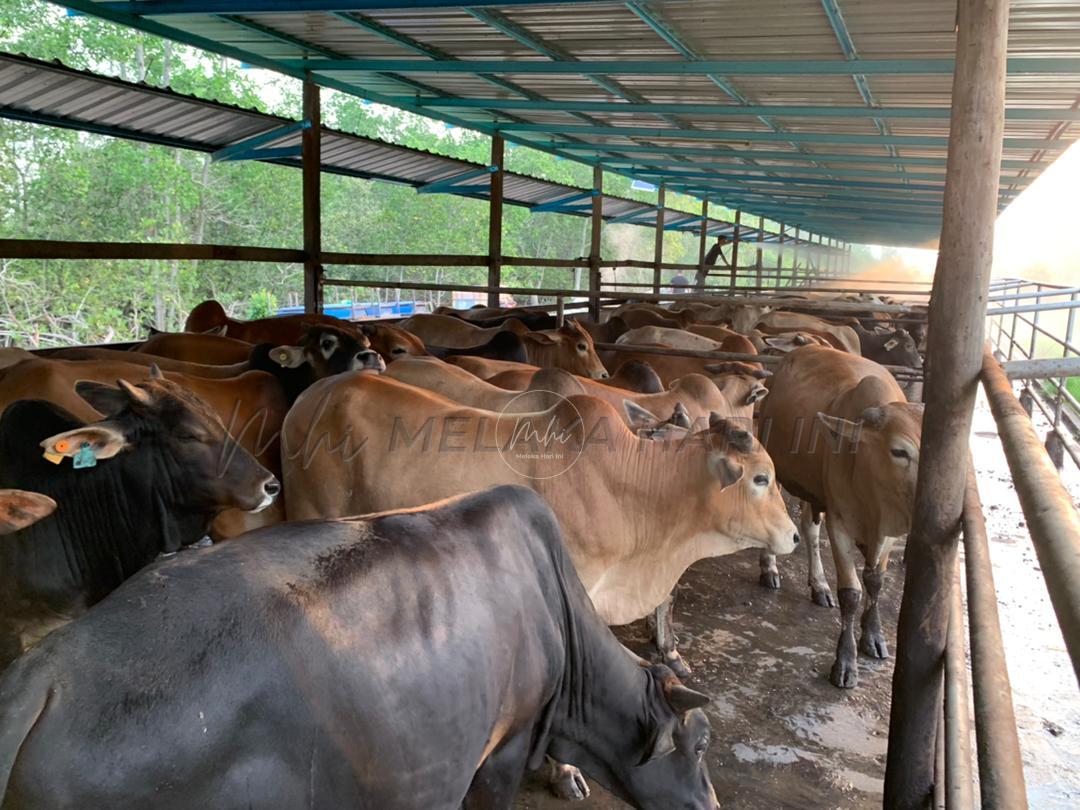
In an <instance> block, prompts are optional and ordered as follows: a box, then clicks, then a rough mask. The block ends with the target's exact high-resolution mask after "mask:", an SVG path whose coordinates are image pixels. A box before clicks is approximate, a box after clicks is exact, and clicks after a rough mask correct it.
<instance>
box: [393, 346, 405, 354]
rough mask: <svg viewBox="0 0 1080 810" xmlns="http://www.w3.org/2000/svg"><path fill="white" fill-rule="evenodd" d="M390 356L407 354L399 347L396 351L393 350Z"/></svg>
mask: <svg viewBox="0 0 1080 810" xmlns="http://www.w3.org/2000/svg"><path fill="white" fill-rule="evenodd" d="M390 354H405V350H404V349H403V348H401V347H400V346H398V347H397V348H396V349H391V350H390Z"/></svg>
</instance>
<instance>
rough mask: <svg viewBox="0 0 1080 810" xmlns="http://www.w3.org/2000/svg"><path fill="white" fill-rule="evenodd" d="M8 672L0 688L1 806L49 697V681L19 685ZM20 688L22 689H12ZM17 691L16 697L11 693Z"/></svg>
mask: <svg viewBox="0 0 1080 810" xmlns="http://www.w3.org/2000/svg"><path fill="white" fill-rule="evenodd" d="M12 674H13V673H12V672H11V670H9V671H8V677H7V678H6V679H5V680H6V681H7V683H5V684H4V685H3V686H2V687H0V805H2V804H3V803H4V797H5V796H6V795H7V790H8V784H9V782H10V781H11V772H12V771H13V770H14V769H15V761H16V760H17V759H18V757H19V752H20V751H21V750H22V747H23V744H24V743H25V742H26V738H27V737H29V736H30V732H31V731H33V729H34V726H35V725H36V724H37V722H38V720H39V719H40V718H41V716H42V715H43V714H44V713H45V709H46V708H47V707H48V705H49V698H50V696H51V695H52V688H51V687H50V685H49V682H48V680H46V679H44V678H41V677H36V678H35V677H31V678H30V679H29V680H28V682H23V683H22V684H18V681H17V680H16V682H15V683H13V682H12V681H13V680H15V679H13V678H12V677H11V675H12ZM18 686H21V687H23V688H17V689H12V688H11V687H18ZM13 692H16V693H15V694H12V693H13Z"/></svg>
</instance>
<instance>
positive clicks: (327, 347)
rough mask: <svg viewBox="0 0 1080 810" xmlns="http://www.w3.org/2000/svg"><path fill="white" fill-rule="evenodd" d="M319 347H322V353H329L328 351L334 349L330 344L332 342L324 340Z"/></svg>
mask: <svg viewBox="0 0 1080 810" xmlns="http://www.w3.org/2000/svg"><path fill="white" fill-rule="evenodd" d="M320 345H321V346H322V350H323V351H324V352H328V351H330V350H331V349H332V348H334V344H333V342H332V341H329V340H324V341H323V342H322V343H321V344H320Z"/></svg>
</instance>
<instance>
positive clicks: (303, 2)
mask: <svg viewBox="0 0 1080 810" xmlns="http://www.w3.org/2000/svg"><path fill="white" fill-rule="evenodd" d="M597 2H610V0H476V1H475V2H474V3H473V5H476V6H536V5H548V6H551V5H568V4H571V3H597ZM100 5H101V6H103V7H104V8H106V9H108V10H109V11H117V12H123V13H125V14H141V15H146V16H167V15H173V14H213V13H215V12H219V11H220V12H236V13H250V14H255V13H272V12H275V11H295V12H300V11H372V10H375V9H394V8H406V9H421V8H452V9H456V8H460V7H461V3H460V2H454V0H407V2H401V0H128V2H109V3H101V4H100Z"/></svg>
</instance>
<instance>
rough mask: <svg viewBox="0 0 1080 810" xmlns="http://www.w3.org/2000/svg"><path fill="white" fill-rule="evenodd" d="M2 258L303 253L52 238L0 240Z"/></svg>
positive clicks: (254, 258) (219, 257)
mask: <svg viewBox="0 0 1080 810" xmlns="http://www.w3.org/2000/svg"><path fill="white" fill-rule="evenodd" d="M0 257H3V258H5V259H71V260H79V259H98V260H108V259H113V260H125V259H136V260H138V259H142V260H150V259H162V260H169V259H175V260H178V261H233V262H289V263H295V264H300V263H302V262H303V261H304V251H302V250H290V249H288V248H266V247H248V246H245V245H183V244H176V243H172V242H73V241H69V240H52V239H0Z"/></svg>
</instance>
